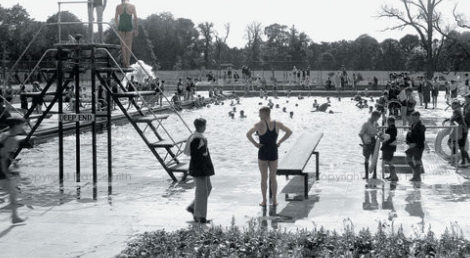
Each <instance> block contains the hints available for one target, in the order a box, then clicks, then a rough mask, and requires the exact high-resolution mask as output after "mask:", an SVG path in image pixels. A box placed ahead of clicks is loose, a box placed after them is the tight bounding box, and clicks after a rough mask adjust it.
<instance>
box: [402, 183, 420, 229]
mask: <svg viewBox="0 0 470 258" xmlns="http://www.w3.org/2000/svg"><path fill="white" fill-rule="evenodd" d="M405 201H406V206H405V211H407V212H408V214H410V216H414V217H420V218H421V222H420V223H418V224H420V226H421V233H424V211H423V206H422V204H421V189H420V188H419V187H415V188H414V189H413V190H411V191H407V195H406V198H405Z"/></svg>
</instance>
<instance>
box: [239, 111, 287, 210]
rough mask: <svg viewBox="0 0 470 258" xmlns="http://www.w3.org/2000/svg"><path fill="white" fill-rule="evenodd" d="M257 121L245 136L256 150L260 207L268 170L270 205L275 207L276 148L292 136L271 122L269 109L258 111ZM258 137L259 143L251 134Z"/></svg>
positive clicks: (263, 203)
mask: <svg viewBox="0 0 470 258" xmlns="http://www.w3.org/2000/svg"><path fill="white" fill-rule="evenodd" d="M259 117H260V119H261V121H259V122H258V123H257V124H255V126H254V127H253V128H252V129H250V130H249V131H248V133H247V134H246V136H247V137H248V140H249V141H250V142H251V143H253V145H255V146H256V147H257V148H258V149H259V150H258V166H259V170H260V172H261V194H262V196H263V201H262V202H261V203H260V206H262V207H266V203H267V200H266V191H267V181H268V168H269V179H270V182H271V192H272V198H273V202H272V205H273V206H276V205H277V204H278V203H277V180H276V172H277V164H278V151H277V150H278V148H279V146H280V145H281V143H283V142H284V141H285V140H287V138H289V137H290V136H291V135H292V131H291V130H290V129H289V128H287V127H286V126H285V125H284V124H282V123H281V122H279V121H272V120H271V109H270V108H268V107H263V108H261V109H260V110H259ZM280 130H282V131H284V132H285V134H284V136H283V137H282V138H281V140H279V141H277V138H278V135H279V131H280ZM255 132H256V133H257V134H258V135H259V143H258V142H256V141H255V140H254V139H253V134H254V133H255Z"/></svg>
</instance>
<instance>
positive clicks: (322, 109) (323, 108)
mask: <svg viewBox="0 0 470 258" xmlns="http://www.w3.org/2000/svg"><path fill="white" fill-rule="evenodd" d="M329 107H331V104H330V103H323V104H321V105H320V106H318V107H317V110H315V111H316V112H326V110H327V109H328V108H329ZM315 111H314V112H315Z"/></svg>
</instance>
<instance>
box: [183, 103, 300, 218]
mask: <svg viewBox="0 0 470 258" xmlns="http://www.w3.org/2000/svg"><path fill="white" fill-rule="evenodd" d="M259 118H260V121H259V122H258V123H256V124H255V125H254V126H253V128H251V129H250V130H249V131H248V132H247V134H246V136H247V138H248V140H249V141H250V142H251V143H253V145H254V146H255V147H256V148H258V167H259V170H260V173H261V194H262V198H263V199H262V202H261V203H260V204H259V205H260V206H262V207H266V206H267V204H268V201H267V197H266V192H267V181H268V170H269V179H270V180H269V181H270V183H271V192H272V203H271V205H272V206H277V205H278V202H277V198H276V197H277V178H276V172H277V165H278V148H279V146H280V145H281V144H282V143H283V142H284V141H285V140H287V139H288V138H289V137H290V136H291V135H292V131H291V130H290V129H289V128H288V127H287V126H285V125H284V124H283V123H282V122H280V121H276V120H272V119H271V109H270V108H269V107H262V108H261V109H260V110H259ZM206 123H207V122H206V120H205V119H203V118H198V119H196V120H194V127H195V129H196V131H195V132H194V133H193V134H192V135H191V136H190V137H189V139H188V141H187V142H186V146H185V149H184V153H185V154H186V155H188V156H190V157H191V158H190V162H189V175H191V176H192V177H193V178H194V181H195V185H196V190H195V199H194V201H193V202H192V203H191V204H190V205H189V206H188V207H187V208H186V210H187V211H188V212H190V213H191V214H193V218H194V221H195V222H197V223H207V222H208V220H207V201H208V198H209V194H210V192H211V190H212V184H211V180H210V177H211V176H213V175H214V174H215V172H214V165H213V164H212V160H211V156H210V153H209V148H208V141H207V138H206V137H205V136H204V132H205V130H206ZM280 131H283V132H284V135H283V137H282V138H281V139H280V140H278V136H279V132H280ZM255 133H256V134H257V135H258V136H259V142H256V141H255V140H254V138H253V134H255Z"/></svg>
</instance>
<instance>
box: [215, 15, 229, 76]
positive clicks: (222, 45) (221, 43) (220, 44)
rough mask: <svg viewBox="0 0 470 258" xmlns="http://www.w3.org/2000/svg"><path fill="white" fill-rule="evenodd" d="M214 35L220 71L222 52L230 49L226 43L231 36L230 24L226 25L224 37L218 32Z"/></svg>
mask: <svg viewBox="0 0 470 258" xmlns="http://www.w3.org/2000/svg"><path fill="white" fill-rule="evenodd" d="M214 34H215V55H216V57H217V64H218V68H219V69H220V65H221V58H222V52H223V50H225V49H226V48H228V46H227V44H226V42H227V38H228V36H229V35H230V23H226V24H225V34H224V35H223V36H219V34H218V33H217V32H215V33H214Z"/></svg>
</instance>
